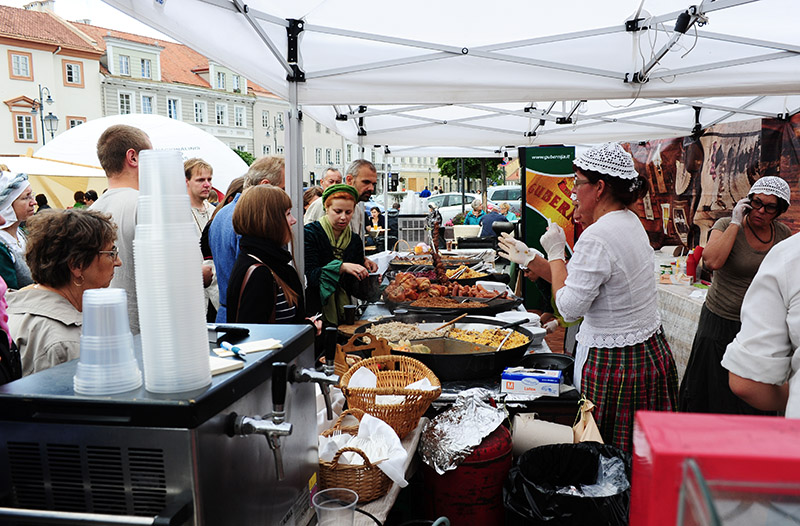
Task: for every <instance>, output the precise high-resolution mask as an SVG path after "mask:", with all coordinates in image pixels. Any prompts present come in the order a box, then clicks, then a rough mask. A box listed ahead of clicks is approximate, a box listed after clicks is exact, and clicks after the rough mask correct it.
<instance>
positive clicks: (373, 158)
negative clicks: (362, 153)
mask: <svg viewBox="0 0 800 526" xmlns="http://www.w3.org/2000/svg"><path fill="white" fill-rule="evenodd" d="M370 161H372V162H373V163H375V150H372V151H371V152H370Z"/></svg>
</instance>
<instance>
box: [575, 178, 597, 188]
mask: <svg viewBox="0 0 800 526" xmlns="http://www.w3.org/2000/svg"><path fill="white" fill-rule="evenodd" d="M582 184H593V183H592V182H591V181H590V180H588V179H587V180H585V181H581V180H580V179H578V178H577V177H573V178H572V188H573V189H574V190H577V189H578V187H579V186H580V185H582Z"/></svg>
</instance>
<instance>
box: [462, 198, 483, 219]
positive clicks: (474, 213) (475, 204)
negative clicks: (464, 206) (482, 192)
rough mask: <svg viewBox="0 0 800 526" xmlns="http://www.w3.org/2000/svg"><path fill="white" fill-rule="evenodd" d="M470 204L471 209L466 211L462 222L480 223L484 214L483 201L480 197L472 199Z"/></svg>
mask: <svg viewBox="0 0 800 526" xmlns="http://www.w3.org/2000/svg"><path fill="white" fill-rule="evenodd" d="M471 206H472V210H470V211H469V212H467V215H466V217H464V224H465V225H480V224H481V219H482V218H483V216H485V215H486V212H484V211H483V203H482V202H481V200H480V199H474V200H473V201H472V205H471Z"/></svg>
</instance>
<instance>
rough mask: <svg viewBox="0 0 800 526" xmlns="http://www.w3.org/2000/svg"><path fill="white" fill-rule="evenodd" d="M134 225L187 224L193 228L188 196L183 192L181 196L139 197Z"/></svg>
mask: <svg viewBox="0 0 800 526" xmlns="http://www.w3.org/2000/svg"><path fill="white" fill-rule="evenodd" d="M136 224H137V225H154V226H163V225H173V224H187V225H190V226H192V227H193V228H194V226H195V224H194V220H193V219H192V214H191V204H190V202H189V196H188V195H187V194H186V193H185V192H184V194H183V195H140V196H139V201H138V209H137V211H136ZM195 236H197V234H195Z"/></svg>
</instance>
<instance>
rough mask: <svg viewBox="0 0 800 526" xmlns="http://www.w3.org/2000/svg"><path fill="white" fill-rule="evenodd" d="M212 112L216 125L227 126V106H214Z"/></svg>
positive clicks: (216, 104)
mask: <svg viewBox="0 0 800 526" xmlns="http://www.w3.org/2000/svg"><path fill="white" fill-rule="evenodd" d="M214 111H215V113H216V115H217V120H216V123H217V124H218V125H220V126H227V125H228V105H227V104H219V103H215V104H214Z"/></svg>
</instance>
